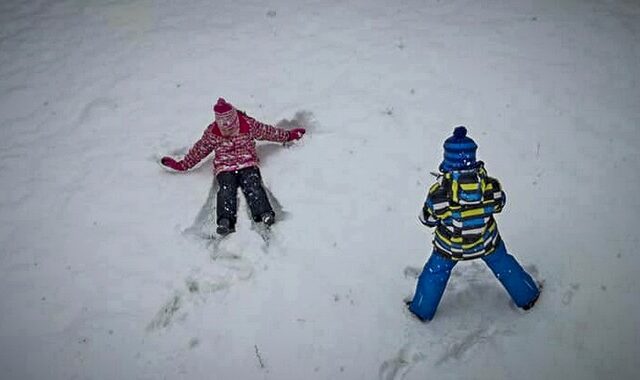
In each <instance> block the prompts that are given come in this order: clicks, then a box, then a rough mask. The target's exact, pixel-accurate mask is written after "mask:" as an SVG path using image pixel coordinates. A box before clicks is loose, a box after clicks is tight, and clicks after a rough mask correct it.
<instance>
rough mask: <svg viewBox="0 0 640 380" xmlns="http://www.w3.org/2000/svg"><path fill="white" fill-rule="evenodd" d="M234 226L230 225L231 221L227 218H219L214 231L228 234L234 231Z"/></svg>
mask: <svg viewBox="0 0 640 380" xmlns="http://www.w3.org/2000/svg"><path fill="white" fill-rule="evenodd" d="M235 230H236V229H235V227H234V226H232V225H231V222H230V221H229V219H225V218H223V219H220V221H219V222H218V228H216V232H217V233H218V234H219V235H223V236H224V235H228V234H230V233H232V232H235Z"/></svg>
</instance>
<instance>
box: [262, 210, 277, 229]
mask: <svg viewBox="0 0 640 380" xmlns="http://www.w3.org/2000/svg"><path fill="white" fill-rule="evenodd" d="M260 219H262V223H264V224H265V225H266V226H271V225H272V224H273V223H275V222H276V217H275V215H274V214H273V212H265V213H264V214H262V216H261V217H260Z"/></svg>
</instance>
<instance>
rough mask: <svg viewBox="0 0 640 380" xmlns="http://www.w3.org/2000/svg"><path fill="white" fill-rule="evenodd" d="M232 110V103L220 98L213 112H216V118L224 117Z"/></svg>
mask: <svg viewBox="0 0 640 380" xmlns="http://www.w3.org/2000/svg"><path fill="white" fill-rule="evenodd" d="M232 109H233V106H232V105H231V104H230V103H227V101H226V100H224V99H223V98H218V102H217V103H216V104H215V105H214V106H213V112H215V114H216V117H219V116H222V117H224V116H226V114H228V112H229V111H231V110H232Z"/></svg>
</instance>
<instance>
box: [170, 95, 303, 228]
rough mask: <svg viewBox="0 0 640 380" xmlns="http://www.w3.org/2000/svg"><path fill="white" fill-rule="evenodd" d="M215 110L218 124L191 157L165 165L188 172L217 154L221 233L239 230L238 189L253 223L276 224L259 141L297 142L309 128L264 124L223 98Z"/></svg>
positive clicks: (212, 124) (188, 155)
mask: <svg viewBox="0 0 640 380" xmlns="http://www.w3.org/2000/svg"><path fill="white" fill-rule="evenodd" d="M213 111H214V113H215V121H214V122H213V123H211V124H210V125H209V126H208V127H207V129H206V130H205V131H204V135H203V136H202V137H201V138H200V140H198V141H197V142H196V143H195V145H194V146H193V147H192V148H191V149H190V150H189V152H188V153H187V155H186V156H184V158H183V159H182V160H180V161H176V160H174V159H173V158H171V157H163V158H162V160H161V163H162V165H164V166H166V167H168V168H171V169H173V170H176V171H179V172H184V171H187V170H189V169H191V168H193V167H194V166H195V165H197V164H198V162H200V161H202V160H203V159H204V158H206V157H207V156H208V155H209V154H210V153H211V152H213V151H215V158H214V160H213V169H214V173H215V176H216V179H217V180H218V183H219V184H220V189H219V190H218V194H217V199H216V214H217V215H216V216H217V224H218V228H217V229H216V231H217V232H218V234H220V235H226V234H229V233H231V232H234V231H235V225H236V214H237V208H238V198H237V193H238V187H240V188H241V189H242V192H243V193H244V196H245V198H246V199H247V203H248V205H249V209H250V210H251V216H252V217H253V220H254V221H256V222H263V223H264V224H266V225H268V226H270V225H272V224H273V223H274V222H275V213H274V212H273V209H272V208H271V204H270V203H269V199H268V198H267V194H266V192H265V190H264V188H263V186H262V177H261V176H260V169H258V162H259V160H258V155H257V153H256V143H255V140H268V141H274V142H286V141H294V140H298V139H300V138H301V137H302V136H303V135H304V133H305V129H304V128H294V129H291V130H285V129H282V128H276V127H273V126H271V125H267V124H264V123H261V122H259V121H257V120H255V119H253V118H251V117H249V116H248V115H247V114H245V113H244V112H241V111H238V110H236V109H235V108H234V107H233V106H232V105H231V104H230V103H227V102H226V101H225V100H224V99H222V98H219V99H218V102H217V103H216V105H215V106H214V107H213Z"/></svg>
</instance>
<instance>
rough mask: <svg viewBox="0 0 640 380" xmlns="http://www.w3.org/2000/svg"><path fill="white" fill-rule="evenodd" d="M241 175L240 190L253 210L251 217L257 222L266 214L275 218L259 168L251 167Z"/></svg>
mask: <svg viewBox="0 0 640 380" xmlns="http://www.w3.org/2000/svg"><path fill="white" fill-rule="evenodd" d="M239 173H240V176H239V177H240V178H239V181H240V188H241V189H242V192H243V193H244V196H245V198H246V199H247V204H248V205H249V210H251V216H252V217H253V220H255V221H256V222H258V221H260V220H262V219H261V218H262V217H263V215H265V214H270V215H271V216H274V215H275V214H274V212H273V208H271V203H269V198H268V197H267V193H266V191H265V190H264V188H263V187H262V177H261V176H260V170H259V169H258V168H257V167H255V166H254V167H250V168H246V169H242V170H240V171H239Z"/></svg>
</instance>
